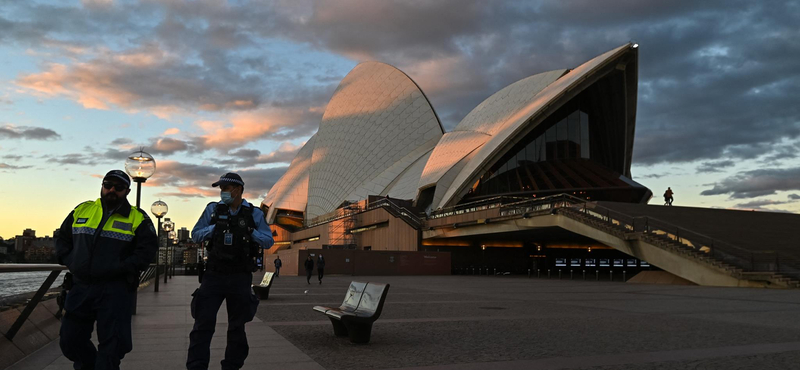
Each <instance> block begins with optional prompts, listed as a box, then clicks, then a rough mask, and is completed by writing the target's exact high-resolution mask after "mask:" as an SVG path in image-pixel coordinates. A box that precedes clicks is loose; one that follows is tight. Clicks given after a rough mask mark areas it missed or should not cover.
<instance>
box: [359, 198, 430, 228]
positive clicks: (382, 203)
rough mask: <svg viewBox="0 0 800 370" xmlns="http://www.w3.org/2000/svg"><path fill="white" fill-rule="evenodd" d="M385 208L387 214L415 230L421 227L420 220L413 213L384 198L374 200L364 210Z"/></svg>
mask: <svg viewBox="0 0 800 370" xmlns="http://www.w3.org/2000/svg"><path fill="white" fill-rule="evenodd" d="M387 206H388V211H389V213H392V214H393V215H394V216H396V217H400V218H403V219H405V220H407V221H409V223H411V224H413V225H412V226H417V228H419V227H421V226H422V220H421V219H420V218H419V217H417V216H416V215H415V214H414V212H412V211H410V210H409V209H408V208H406V207H400V206H398V205H397V204H395V203H394V202H392V200H391V199H386V198H384V199H380V200H376V201H374V202H372V203H370V204H367V207H366V210H373V209H378V208H381V207H387Z"/></svg>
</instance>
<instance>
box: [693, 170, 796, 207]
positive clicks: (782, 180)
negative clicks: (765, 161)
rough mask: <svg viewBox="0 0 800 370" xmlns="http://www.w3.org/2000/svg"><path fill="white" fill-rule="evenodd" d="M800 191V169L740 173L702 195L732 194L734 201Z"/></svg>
mask: <svg viewBox="0 0 800 370" xmlns="http://www.w3.org/2000/svg"><path fill="white" fill-rule="evenodd" d="M792 190H800V167H794V168H785V169H758V170H752V171H744V172H739V173H737V174H736V175H733V176H730V177H727V178H725V179H723V180H722V181H719V182H717V183H715V184H714V187H713V188H711V189H708V190H704V191H703V192H701V193H700V195H720V194H730V197H731V198H732V199H743V198H755V197H760V196H764V195H772V194H775V193H776V192H778V191H792Z"/></svg>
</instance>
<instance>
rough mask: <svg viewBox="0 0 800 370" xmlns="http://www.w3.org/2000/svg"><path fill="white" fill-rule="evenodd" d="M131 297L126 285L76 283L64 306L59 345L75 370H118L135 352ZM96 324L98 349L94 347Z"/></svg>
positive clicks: (117, 282)
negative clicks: (124, 360)
mask: <svg viewBox="0 0 800 370" xmlns="http://www.w3.org/2000/svg"><path fill="white" fill-rule="evenodd" d="M131 294H133V293H131V292H129V291H128V287H127V285H126V283H125V282H124V281H109V282H103V283H93V284H86V283H81V282H75V285H73V287H72V289H70V291H69V293H68V294H67V300H66V302H65V303H64V310H65V313H64V318H63V319H62V321H61V339H60V341H59V344H60V345H61V352H63V353H64V356H65V357H66V358H68V359H70V361H72V362H73V367H74V368H75V369H96V370H101V369H103V370H104V369H119V363H120V360H122V358H123V357H125V354H126V353H128V352H130V351H131V350H132V349H133V342H132V340H131V298H132V297H131ZM95 321H97V340H98V342H99V346H98V347H97V348H95V346H94V343H92V330H93V329H94V323H95Z"/></svg>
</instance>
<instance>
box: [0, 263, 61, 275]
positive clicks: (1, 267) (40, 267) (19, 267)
mask: <svg viewBox="0 0 800 370" xmlns="http://www.w3.org/2000/svg"><path fill="white" fill-rule="evenodd" d="M66 269H67V266H62V265H56V264H40V263H2V264H0V273H4V272H33V271H56V270H58V271H62V270H66Z"/></svg>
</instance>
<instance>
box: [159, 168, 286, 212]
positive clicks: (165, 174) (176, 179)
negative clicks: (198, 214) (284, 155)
mask: <svg viewBox="0 0 800 370" xmlns="http://www.w3.org/2000/svg"><path fill="white" fill-rule="evenodd" d="M158 167H159V168H158V171H156V173H155V175H153V177H152V178H151V179H150V180H148V181H147V183H145V184H146V185H147V186H158V187H162V186H171V187H175V188H177V189H178V190H179V191H178V192H177V193H178V194H180V196H181V197H218V196H219V188H213V187H211V184H212V183H214V182H215V181H217V180H218V179H219V176H221V175H222V174H224V173H225V172H228V171H230V169H227V168H224V167H217V166H209V165H197V164H189V163H181V162H177V161H162V162H160V163H159V165H158ZM287 168H288V166H283V167H273V168H265V169H246V170H239V171H236V172H237V173H238V174H239V175H240V176H242V179H243V180H244V182H245V198H249V199H250V200H251V201H253V202H259V201H260V199H261V198H263V197H264V196H265V195H266V193H267V191H268V190H269V189H270V188H271V187H272V186H273V185H275V182H277V181H278V179H279V178H280V177H281V176H283V174H284V173H285V172H286V169H287ZM175 194H176V192H164V193H160V194H158V195H159V196H167V195H173V196H174V195H175Z"/></svg>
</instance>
